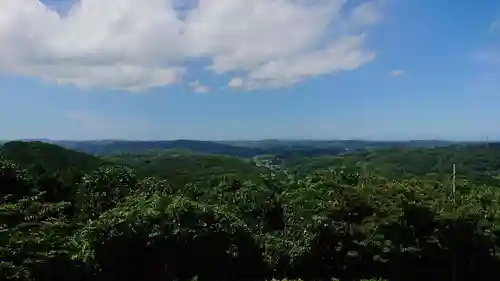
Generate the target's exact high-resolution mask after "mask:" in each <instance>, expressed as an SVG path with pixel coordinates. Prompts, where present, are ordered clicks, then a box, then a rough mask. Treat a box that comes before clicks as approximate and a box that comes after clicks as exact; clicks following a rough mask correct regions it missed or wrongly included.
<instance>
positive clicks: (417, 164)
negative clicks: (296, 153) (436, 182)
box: [284, 144, 500, 184]
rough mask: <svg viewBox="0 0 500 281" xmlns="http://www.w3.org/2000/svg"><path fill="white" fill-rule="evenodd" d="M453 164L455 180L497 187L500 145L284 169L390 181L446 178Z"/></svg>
mask: <svg viewBox="0 0 500 281" xmlns="http://www.w3.org/2000/svg"><path fill="white" fill-rule="evenodd" d="M453 164H455V165H456V169H457V170H456V172H457V176H458V177H461V178H464V179H467V180H469V181H472V182H474V183H477V184H499V183H500V182H499V181H498V176H499V175H500V145H498V144H492V145H489V146H486V145H467V146H447V147H439V148H427V149H423V148H402V149H401V148H397V149H381V150H370V151H366V152H359V153H352V154H345V155H342V156H340V157H313V158H297V159H294V160H293V161H285V162H284V165H285V166H286V167H288V168H291V169H296V170H297V171H301V172H303V173H309V172H312V171H316V170H321V169H327V168H334V167H337V168H339V167H342V166H346V167H357V168H358V169H359V170H360V171H361V170H362V169H364V171H365V172H366V173H371V174H376V175H382V176H384V177H387V178H391V179H408V178H412V177H415V176H418V177H422V176H428V177H441V178H443V179H444V178H449V176H450V175H451V174H452V167H453Z"/></svg>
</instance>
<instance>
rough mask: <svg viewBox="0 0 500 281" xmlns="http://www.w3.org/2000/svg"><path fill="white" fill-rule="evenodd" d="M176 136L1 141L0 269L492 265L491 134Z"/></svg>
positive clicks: (112, 275)
mask: <svg viewBox="0 0 500 281" xmlns="http://www.w3.org/2000/svg"><path fill="white" fill-rule="evenodd" d="M185 144H186V142H181V145H178V146H175V145H173V144H172V143H169V145H164V146H163V145H162V146H160V147H158V146H157V145H152V146H147V145H144V144H136V145H135V146H134V147H135V148H133V149H131V150H130V151H127V149H126V148H127V147H124V148H123V147H119V148H117V149H116V150H110V151H107V152H106V151H104V150H102V151H100V152H99V151H97V150H98V149H102V146H100V147H101V148H95V147H99V146H98V145H94V146H91V148H92V149H94V148H95V149H94V150H93V151H88V153H89V154H87V153H84V151H83V150H84V149H83V148H82V147H83V145H82V146H81V147H80V148H78V147H71V148H73V149H74V150H73V149H70V147H69V145H68V144H66V145H60V146H58V145H55V144H49V143H43V142H21V141H16V142H8V143H5V144H4V145H3V146H2V147H1V149H0V279H1V280H82V281H83V280H85V281H86V280H89V281H90V280H92V281H93V280H102V281H104V280H194V279H197V280H272V279H288V280H291V279H297V280H298V279H302V280H332V279H337V280H349V281H350V280H405V281H406V280H415V281H417V280H419V281H422V280H436V281H438V280H439V281H443V280H492V279H494V278H498V277H500V204H499V203H500V189H499V187H500V145H499V144H489V145H477V144H467V145H465V144H460V145H457V144H451V145H444V144H442V145H439V144H436V145H421V143H419V144H418V145H413V144H412V145H408V144H404V145H394V146H390V147H385V146H382V147H377V148H374V147H372V146H366V147H364V146H361V145H360V146H359V147H356V148H355V149H352V150H353V152H350V151H349V150H350V149H349V148H347V150H346V147H343V146H336V147H334V146H333V144H331V143H330V144H321V145H316V146H312V145H311V146H309V147H307V145H306V144H304V143H302V144H300V145H299V146H297V145H296V146H293V145H292V144H289V143H288V144H286V145H284V146H278V147H276V146H275V143H274V142H269V141H268V142H266V144H265V145H266V146H265V147H264V146H258V145H255V144H253V143H218V144H217V145H215V146H213V147H212V149H213V151H206V149H205V148H203V149H202V148H199V147H203V146H202V145H201V144H199V143H198V145H199V146H198V149H196V148H195V149H191V147H190V146H187V147H186V145H185ZM191 144H192V143H190V145H191ZM75 145H76V144H75ZM85 145H88V144H85ZM101 145H102V144H101ZM227 147H230V148H227ZM91 148H88V147H87V149H89V150H90V149H91ZM334 150H335V151H334ZM97 152H99V153H97ZM101 152H102V153H101ZM250 152H251V153H250ZM454 164H455V166H456V168H457V174H456V177H455V178H456V180H455V181H453V178H454V177H453V176H452V166H453V165H454Z"/></svg>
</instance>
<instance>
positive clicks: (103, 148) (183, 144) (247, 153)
mask: <svg viewBox="0 0 500 281" xmlns="http://www.w3.org/2000/svg"><path fill="white" fill-rule="evenodd" d="M52 143H54V144H57V145H60V146H62V147H65V148H69V149H74V150H77V151H81V152H85V153H89V154H95V155H112V154H122V153H130V154H135V153H140V152H144V151H146V150H165V149H185V150H190V151H194V152H202V153H211V154H223V155H231V156H238V157H254V156H256V155H260V154H263V153H265V151H263V150H262V149H259V148H251V147H237V146H232V145H227V144H222V143H217V142H211V141H196V140H174V141H112V140H109V141H52Z"/></svg>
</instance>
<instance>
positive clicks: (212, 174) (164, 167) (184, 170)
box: [105, 150, 262, 185]
mask: <svg viewBox="0 0 500 281" xmlns="http://www.w3.org/2000/svg"><path fill="white" fill-rule="evenodd" d="M105 159H108V160H110V161H112V162H114V163H120V164H125V165H127V166H130V167H132V168H133V169H134V170H135V171H136V172H137V173H138V174H139V175H140V176H155V177H158V178H161V179H166V180H168V181H169V182H171V183H173V184H180V185H184V184H187V183H190V182H195V183H203V182H205V183H206V182H208V181H210V180H212V179H219V180H220V179H222V178H223V177H224V176H226V177H231V178H239V179H252V178H256V177H257V176H259V174H260V172H262V170H261V169H259V168H257V167H256V165H255V164H254V163H253V161H251V160H249V159H245V158H238V157H232V156H225V155H215V154H202V153H193V152H191V151H186V150H159V151H155V150H153V151H147V152H143V153H139V154H120V155H114V156H109V157H106V158H105Z"/></svg>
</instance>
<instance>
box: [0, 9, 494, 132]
mask: <svg viewBox="0 0 500 281" xmlns="http://www.w3.org/2000/svg"><path fill="white" fill-rule="evenodd" d="M5 1H6V2H5V3H7V6H6V7H7V8H6V9H2V10H1V11H0V19H4V20H3V21H2V20H0V139H16V138H51V139H103V138H120V139H178V138H189V139H203V140H221V139H262V138H293V139H302V138H310V139H352V138H362V139H378V140H380V139H385V140H394V139H431V138H432V139H435V138H438V139H461V140H465V139H467V140H471V139H473V140H480V139H486V138H489V139H490V140H492V139H498V140H500V110H498V108H499V105H500V24H495V22H496V21H498V20H500V2H499V1H496V0H478V1H456V0H440V1H435V0H386V1H355V0H351V1H347V3H345V4H342V3H341V2H339V1H333V0H332V1H330V0H317V3H316V2H315V3H314V4H312V5H308V6H305V5H302V4H298V3H297V1H287V0H279V1H274V4H269V3H271V2H273V1H267V0H266V1H263V0H255V1H254V0H252V1H246V2H245V3H244V4H243V1H242V2H239V1H234V0H232V1H233V2H231V1H229V0H220V1H211V0H200V1H187V2H184V3H181V1H174V2H176V3H174V4H175V5H174V6H175V7H179V6H183V5H181V4H184V6H186V7H187V8H186V11H185V12H186V14H187V16H186V19H183V18H180V17H179V11H178V10H176V9H173V8H170V5H169V4H168V3H167V4H166V2H168V1H165V0H147V1H133V2H132V1H128V0H121V1H117V0H101V2H98V1H95V0H83V2H81V3H76V4H75V3H72V2H71V1H65V0H60V1H56V0H50V1H48V0H46V1H42V2H45V4H46V5H47V6H46V7H44V6H41V5H36V1H30V0H23V1H20V0H5ZM129 2H130V3H129ZM139 2H140V3H141V5H142V6H141V7H139V6H137V5H139V4H137V3H139ZM337 2H338V3H337ZM120 3H121V4H120ZM124 3H125V4H124ZM126 3H129V4H126ZM132 3H134V4H132ZM215 3H216V4H215ZM310 3H312V2H310ZM100 5H102V6H100ZM120 5H121V6H120ZM148 5H150V6H148ZM314 5H316V7H312V6H314ZM161 9H164V10H163V12H161V11H160V10H161ZM273 9H275V10H274V11H277V10H280V11H281V13H278V12H269V11H273ZM56 11H57V13H59V14H57V13H56ZM157 11H158V12H157ZM149 13H150V14H149ZM176 16H177V18H176ZM110 18H113V21H111V20H109V19H110ZM150 19H151V20H150ZM153 19H154V20H155V21H153ZM149 20H150V22H149ZM499 23H500V21H499ZM138 26H140V27H141V28H142V29H139V28H136V27H138ZM232 27H234V28H233V29H231V28H232ZM96 30H97V31H96ZM101 30H104V31H102V32H101ZM304 42H310V43H307V44H306V43H304Z"/></svg>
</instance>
